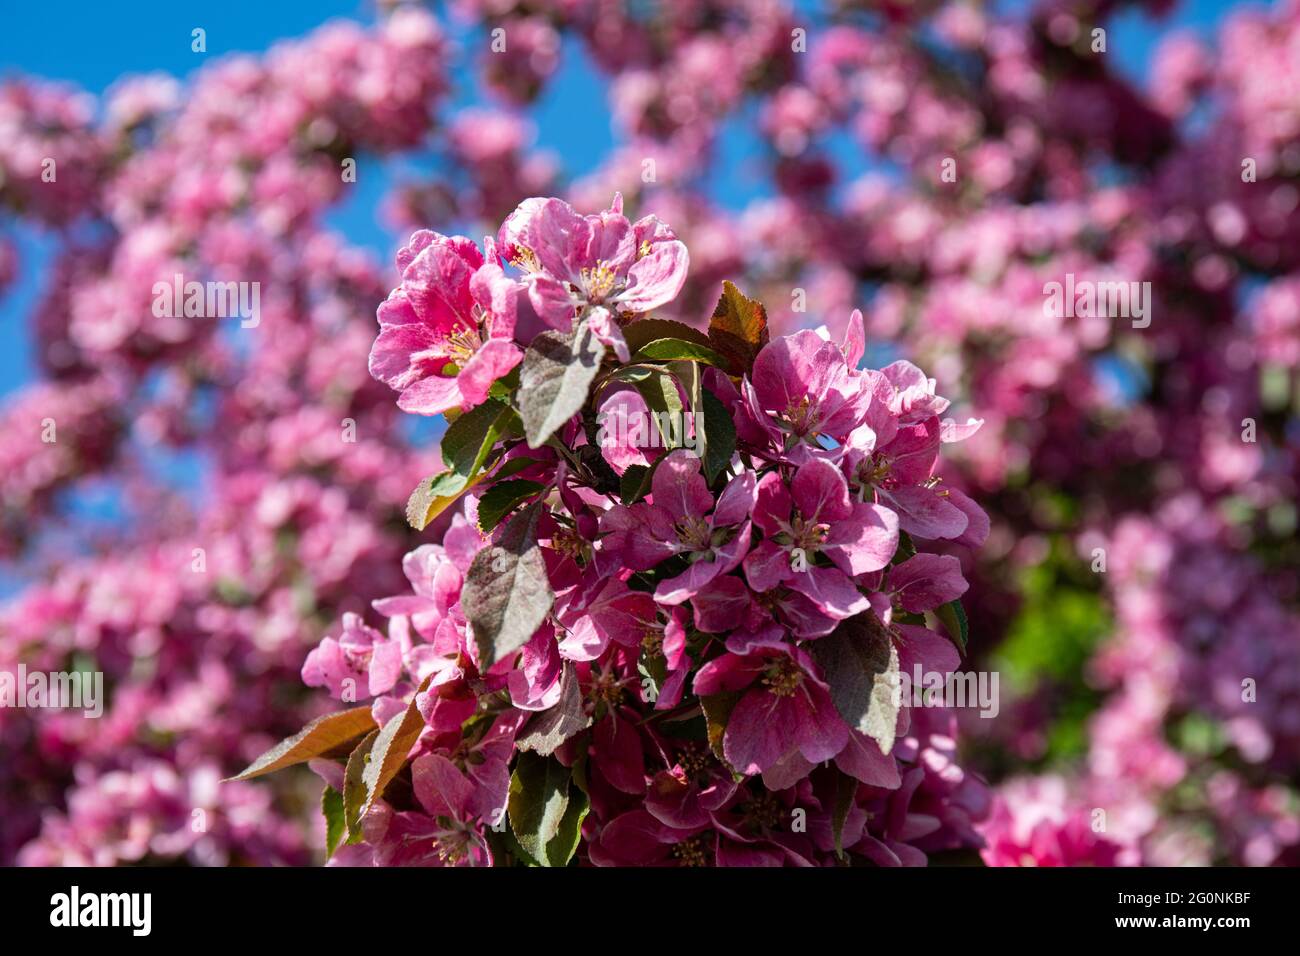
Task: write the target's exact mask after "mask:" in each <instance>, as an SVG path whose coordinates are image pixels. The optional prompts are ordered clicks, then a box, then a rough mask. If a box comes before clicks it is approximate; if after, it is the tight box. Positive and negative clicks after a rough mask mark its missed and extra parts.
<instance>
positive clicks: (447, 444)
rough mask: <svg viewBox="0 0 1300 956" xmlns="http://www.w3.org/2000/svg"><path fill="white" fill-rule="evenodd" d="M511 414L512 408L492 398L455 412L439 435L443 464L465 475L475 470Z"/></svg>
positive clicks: (506, 426) (504, 429)
mask: <svg viewBox="0 0 1300 956" xmlns="http://www.w3.org/2000/svg"><path fill="white" fill-rule="evenodd" d="M514 416H515V412H514V409H512V408H511V407H510V406H509V405H507V404H506V403H505V402H502V401H498V400H497V399H495V398H489V399H488V400H487V401H486V402H484V403H483V404H481V405H477V406H475V407H474V408H471V409H470V410H469V411H467V412H464V413H463V414H461V415H460V416H458V417H457V418H456V420H455V421H454V422H452V423H451V424H450V425H448V426H447V431H446V433H445V434H444V435H443V436H442V446H441V448H442V463H443V465H444V466H446V468H447V469H448V470H450V471H452V472H454V473H456V474H458V475H463V476H465V478H466V479H468V478H470V477H472V476H474V475H475V474H477V473H478V472H479V471H480V470H481V469H482V468H483V464H484V462H486V461H487V458H488V455H489V454H490V453H491V451H492V448H493V446H495V445H496V443H497V441H498V439H500V438H501V436H502V435H504V434H507V433H508V432H509V431H510V426H511V422H512V420H513V418H514Z"/></svg>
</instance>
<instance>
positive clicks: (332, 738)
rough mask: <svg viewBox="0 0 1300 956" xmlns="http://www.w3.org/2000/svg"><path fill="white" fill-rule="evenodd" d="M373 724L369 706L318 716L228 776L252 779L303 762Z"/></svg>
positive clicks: (365, 730)
mask: <svg viewBox="0 0 1300 956" xmlns="http://www.w3.org/2000/svg"><path fill="white" fill-rule="evenodd" d="M374 728H375V719H374V718H373V717H371V716H370V708H369V707H354V708H352V709H351V710H345V711H343V712H342V713H338V714H326V715H325V716H324V717H317V718H316V719H315V720H313V721H312V722H311V723H310V724H308V725H307V726H306V727H304V728H303V729H302V730H300V731H298V732H297V733H296V734H294V735H293V736H292V737H287V738H285V739H284V740H282V741H280V742H279V743H278V744H276V745H275V746H274V747H272V748H271V749H270V750H268V751H267V752H266V753H264V754H262V756H260V757H258V758H257V759H256V760H254V761H253V762H252V763H250V764H249V765H248V766H247V767H245V768H244V769H243V770H242V771H241V772H240V773H239V774H237V775H236V776H234V777H231V778H230V779H231V780H251V779H252V778H253V777H260V776H262V774H266V773H271V772H272V771H274V770H282V769H284V768H285V767H292V766H293V765H294V764H299V763H306V762H307V761H308V760H311V759H312V758H313V757H321V756H325V755H326V754H329V753H330V752H331V751H334V750H337V749H339V748H340V747H342V746H343V745H344V744H347V743H348V742H350V741H353V740H356V739H357V738H358V737H361V736H364V735H365V734H367V733H369V732H370V731H371V730H374Z"/></svg>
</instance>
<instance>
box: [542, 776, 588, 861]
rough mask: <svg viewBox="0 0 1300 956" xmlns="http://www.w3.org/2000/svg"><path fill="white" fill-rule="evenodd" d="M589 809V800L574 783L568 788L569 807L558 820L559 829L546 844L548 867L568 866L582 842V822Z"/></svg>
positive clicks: (575, 782)
mask: <svg viewBox="0 0 1300 956" xmlns="http://www.w3.org/2000/svg"><path fill="white" fill-rule="evenodd" d="M590 809H591V798H590V797H588V796H587V794H585V793H584V792H583V791H582V790H581V789H580V788H579V787H578V786H577V781H574V783H573V784H572V785H570V787H569V805H568V806H567V807H566V808H565V810H564V816H563V817H562V818H561V819H560V826H559V829H558V830H556V832H555V836H554V837H552V838H551V842H550V843H548V844H546V859H547V862H548V864H549V865H550V866H568V865H569V861H570V860H572V859H573V854H575V853H577V852H578V844H579V843H580V842H581V841H582V821H583V820H585V819H586V818H587V811H588V810H590Z"/></svg>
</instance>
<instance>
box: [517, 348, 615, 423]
mask: <svg viewBox="0 0 1300 956" xmlns="http://www.w3.org/2000/svg"><path fill="white" fill-rule="evenodd" d="M604 357H605V346H604V345H603V344H602V343H601V341H600V340H599V339H597V338H596V336H595V335H594V334H592V331H591V329H590V328H589V327H588V326H587V324H586V323H585V322H584V323H581V324H580V325H579V326H578V328H577V329H576V330H575V331H574V332H573V333H572V334H570V335H564V334H562V333H560V332H543V333H541V334H540V335H538V336H537V337H536V338H535V339H533V343H532V344H531V345H530V346H528V351H526V352H525V353H524V360H523V362H521V363H520V366H519V414H520V417H521V418H522V419H523V423H524V435H525V436H526V437H527V439H528V447H530V448H539V447H541V446H542V445H544V444H546V441H547V440H548V439H549V438H550V437H551V435H553V434H554V433H555V430H556V429H557V428H559V427H560V426H561V425H563V424H564V423H565V422H567V421H568V420H569V419H570V418H572V417H573V416H574V415H576V414H577V413H578V412H579V411H580V410H581V409H582V406H583V405H584V404H585V403H586V401H587V391H588V389H590V387H591V382H592V379H594V378H595V377H596V373H597V372H598V371H600V362H601V359H603V358H604Z"/></svg>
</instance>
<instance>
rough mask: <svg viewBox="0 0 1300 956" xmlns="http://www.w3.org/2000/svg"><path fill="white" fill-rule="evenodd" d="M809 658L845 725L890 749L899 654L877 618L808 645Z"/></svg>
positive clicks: (853, 621) (851, 623)
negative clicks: (815, 662) (827, 688)
mask: <svg viewBox="0 0 1300 956" xmlns="http://www.w3.org/2000/svg"><path fill="white" fill-rule="evenodd" d="M809 649H810V650H811V652H812V656H813V659H814V660H816V661H817V663H818V664H819V665H820V666H821V669H822V672H823V674H824V675H825V678H826V683H827V684H829V685H830V689H831V700H833V701H834V702H835V709H836V710H838V711H839V712H840V716H841V717H843V718H844V720H845V722H846V723H847V724H848V725H849V726H850V727H852V728H854V729H855V730H858V731H861V732H862V733H864V734H866V735H867V736H868V737H870V738H871V739H872V740H874V741H875V742H876V743H877V744H879V745H880V749H881V752H883V753H889V752H890V751H891V750H892V749H893V747H894V734H895V732H896V730H897V727H898V712H899V709H900V708H901V706H902V699H901V694H900V693H899V680H900V678H899V672H898V650H897V649H896V648H895V647H894V642H893V640H892V639H891V638H890V636H889V632H888V631H887V630H886V629H885V627H884V625H883V624H881V623H880V621H879V620H877V618H876V616H875V614H873V613H872V612H870V611H865V612H863V613H862V614H858V615H856V616H855V617H851V618H849V619H848V620H847V621H841V622H840V624H839V626H838V627H836V628H835V630H834V631H832V632H831V633H830V634H828V635H826V636H825V637H822V638H818V639H817V640H815V641H813V642H811V644H810V648H809Z"/></svg>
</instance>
